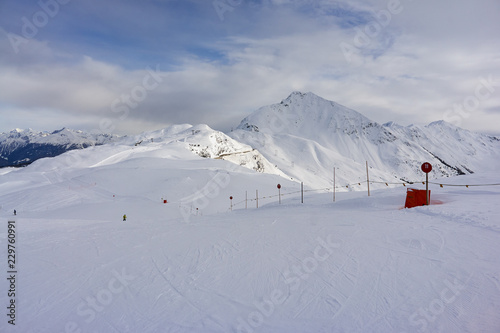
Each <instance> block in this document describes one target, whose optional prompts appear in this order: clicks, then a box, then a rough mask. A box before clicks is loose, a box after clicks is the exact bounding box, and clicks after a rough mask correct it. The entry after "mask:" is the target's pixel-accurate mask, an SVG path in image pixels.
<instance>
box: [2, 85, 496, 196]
mask: <svg viewBox="0 0 500 333" xmlns="http://www.w3.org/2000/svg"><path fill="white" fill-rule="evenodd" d="M148 142H154V143H155V144H160V143H162V144H165V145H169V147H170V148H171V147H172V144H175V147H182V148H175V149H188V150H190V151H191V152H193V153H195V154H197V155H199V156H201V157H204V158H214V159H223V160H228V161H230V162H232V163H234V164H238V165H241V166H244V167H246V168H249V169H253V170H255V171H258V172H261V173H270V174H275V175H280V176H282V177H285V178H287V179H292V180H295V181H303V182H304V183H305V184H307V185H308V186H309V187H317V188H321V187H329V186H331V184H332V181H333V175H332V173H333V168H334V167H335V168H336V177H337V181H338V182H339V184H341V183H344V184H350V183H353V182H354V183H357V182H361V181H363V180H365V179H366V162H368V165H369V167H370V174H371V175H370V177H371V179H373V180H380V181H386V182H387V181H389V182H390V181H391V180H393V181H398V182H400V181H401V180H404V181H413V180H419V179H421V178H422V172H421V171H420V166H421V164H422V163H423V162H430V163H431V164H432V165H433V167H434V171H433V174H432V176H433V177H441V176H452V175H461V174H470V173H473V172H474V170H476V169H477V168H478V167H479V166H480V164H481V160H482V157H483V156H486V155H488V154H490V153H491V152H492V151H493V150H494V149H497V148H498V145H499V142H500V139H499V138H497V137H493V136H488V135H484V134H479V133H473V132H470V131H467V130H464V129H461V128H459V127H456V126H453V125H451V124H449V123H446V122H444V121H438V122H434V123H431V124H429V125H427V126H422V127H421V126H414V125H411V126H400V125H397V124H395V123H392V122H390V123H387V124H383V125H382V124H378V123H377V122H374V121H372V120H370V119H368V118H367V117H365V116H363V115H362V114H360V113H359V112H356V111H354V110H352V109H349V108H347V107H345V106H342V105H340V104H337V103H335V102H332V101H328V100H325V99H323V98H321V97H319V96H317V95H315V94H313V93H301V92H293V93H292V94H291V95H290V96H288V97H287V98H286V99H284V100H283V101H281V102H280V103H277V104H273V105H269V106H265V107H262V108H260V109H258V110H257V111H255V112H254V113H252V114H251V115H249V116H248V117H246V118H245V119H243V121H242V122H241V123H240V125H239V126H238V127H237V129H236V130H234V131H232V132H230V133H227V134H224V133H222V132H219V131H216V130H213V129H211V128H210V127H208V126H207V125H197V126H191V125H187V124H186V125H174V126H171V127H169V128H166V129H163V130H159V131H153V132H145V133H142V134H140V135H136V136H130V137H123V138H119V137H117V136H113V135H108V134H89V133H84V132H81V131H73V130H69V129H62V130H59V131H55V132H52V133H47V132H35V131H33V130H14V131H11V132H10V133H3V134H0V167H5V166H23V165H28V164H30V163H32V162H33V161H35V160H37V159H39V158H43V157H52V156H56V155H59V154H61V153H64V152H66V151H68V150H74V149H82V148H86V147H90V146H97V145H105V144H110V143H116V144H120V145H130V146H134V145H135V146H137V145H142V146H144V145H145V144H148ZM165 147H166V146H165ZM170 148H169V149H170Z"/></svg>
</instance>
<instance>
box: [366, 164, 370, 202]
mask: <svg viewBox="0 0 500 333" xmlns="http://www.w3.org/2000/svg"><path fill="white" fill-rule="evenodd" d="M366 185H368V196H370V175H369V174H368V161H366Z"/></svg>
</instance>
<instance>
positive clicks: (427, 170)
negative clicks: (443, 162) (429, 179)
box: [422, 162, 432, 173]
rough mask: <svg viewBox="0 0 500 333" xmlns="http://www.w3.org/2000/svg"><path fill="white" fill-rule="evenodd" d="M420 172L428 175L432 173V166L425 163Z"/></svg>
mask: <svg viewBox="0 0 500 333" xmlns="http://www.w3.org/2000/svg"><path fill="white" fill-rule="evenodd" d="M422 171H423V172H425V173H429V172H431V171H432V165H431V164H430V163H428V162H425V163H424V164H422Z"/></svg>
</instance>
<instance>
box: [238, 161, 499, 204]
mask: <svg viewBox="0 0 500 333" xmlns="http://www.w3.org/2000/svg"><path fill="white" fill-rule="evenodd" d="M335 170H336V168H335V167H334V168H333V202H335V199H336V198H335V195H336V189H337V185H336V175H335ZM421 170H422V171H423V172H424V173H425V182H422V184H424V185H425V191H426V203H427V205H429V204H430V195H429V194H430V192H429V184H435V185H439V186H440V187H443V186H463V187H467V188H469V186H500V183H497V184H475V185H471V184H469V185H457V184H442V183H435V182H429V172H431V171H432V165H431V164H430V163H428V162H425V163H423V164H422V166H421ZM372 183H380V184H385V185H387V186H389V182H377V181H373V182H372ZM415 183H420V182H409V181H406V182H403V183H390V184H395V185H397V184H402V185H403V186H406V184H415ZM358 184H359V185H361V182H360V183H358ZM351 185H352V184H351ZM347 186H350V185H347ZM277 187H278V197H279V203H280V204H281V185H280V184H278V185H277ZM366 187H367V191H368V196H370V173H369V168H368V161H366ZM321 190H329V189H321ZM309 191H311V190H309ZM312 191H318V190H312ZM293 193H297V192H292V193H287V194H293ZM300 193H301V199H300V201H301V203H304V183H303V182H302V183H300ZM284 195H286V194H284ZM264 198H265V197H264ZM229 199H230V200H231V210H232V209H233V197H232V196H231V197H230V198H229ZM251 200H253V199H251ZM255 201H256V207H257V208H259V190H256V191H255ZM238 204H239V203H238ZM247 208H248V192H245V209H247Z"/></svg>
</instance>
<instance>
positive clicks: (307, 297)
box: [0, 125, 500, 333]
mask: <svg viewBox="0 0 500 333" xmlns="http://www.w3.org/2000/svg"><path fill="white" fill-rule="evenodd" d="M196 130H197V129H196V128H191V127H190V126H188V125H186V126H184V127H182V128H176V129H172V131H173V132H172V133H166V132H158V133H156V136H155V135H153V134H152V133H150V134H149V135H145V136H144V138H143V142H141V143H140V144H137V145H135V144H136V143H138V142H139V141H141V140H138V138H130V140H131V141H130V142H128V143H126V142H121V143H116V144H111V145H105V146H101V147H92V148H88V149H85V150H81V151H71V152H68V153H66V154H63V155H60V156H58V157H56V158H52V159H43V160H39V161H37V162H35V163H33V164H32V165H30V166H29V167H26V168H23V169H2V170H0V205H1V209H0V219H1V220H2V221H3V223H2V228H0V244H1V248H3V251H2V254H1V258H2V259H1V262H3V264H2V267H3V273H4V278H2V279H0V280H1V282H0V295H1V296H0V304H1V306H2V308H3V309H4V310H3V312H4V314H3V315H2V319H1V320H0V332H23V333H30V332H33V333H34V332H38V333H42V332H50V333H52V332H273V333H275V332H287V333H289V332H381V333H382V332H383V333H386V332H398V333H401V332H474V333H475V332H492V333H493V332H499V331H500V315H499V311H498V310H499V308H500V252H499V251H498V248H499V244H500V207H499V205H498V203H499V198H500V186H484V187H472V186H471V187H468V188H466V187H451V186H445V187H443V188H440V187H439V186H436V185H432V186H431V190H432V195H431V197H432V199H433V200H435V201H439V202H440V203H441V204H435V205H431V206H428V207H417V208H413V209H402V206H403V204H404V200H405V191H406V187H403V186H399V187H395V188H387V189H381V190H376V191H372V193H371V196H370V197H367V195H366V192H364V191H359V192H339V193H337V195H336V202H335V203H333V202H332V193H331V192H329V193H326V192H324V193H323V192H306V195H305V198H304V204H301V203H300V196H299V194H293V195H287V196H284V197H283V201H282V204H281V205H280V204H278V202H277V201H278V199H277V197H275V195H276V194H277V188H276V184H277V183H280V184H281V185H282V189H281V190H282V193H290V192H294V191H296V190H298V188H299V185H298V184H297V183H296V182H292V181H287V180H286V179H284V178H282V177H280V176H279V175H277V174H265V173H260V172H256V171H255V170H253V169H252V168H245V167H241V166H238V165H236V164H234V163H231V162H228V161H224V160H221V159H207V158H202V157H200V156H198V155H197V154H196V151H194V153H193V151H191V148H192V147H194V148H198V146H190V144H192V145H197V144H200V147H201V146H202V145H203V144H204V142H205V141H203V140H201V139H200V140H201V141H200V140H198V139H197V138H194V134H193V131H196ZM183 132H186V133H187V136H185V138H181V137H180V136H179V135H177V133H183ZM189 134H190V135H191V136H189ZM200 134H201V133H200ZM172 137H175V138H174V139H170V138H172ZM209 137H210V135H209V136H208V137H206V138H209ZM151 138H153V140H151ZM190 140H194V141H190ZM240 148H245V147H235V148H234V149H236V150H237V149H240ZM245 149H246V148H245ZM195 150H196V149H195ZM478 162H481V163H478V168H477V169H476V170H474V171H475V173H474V174H472V175H463V176H457V177H452V178H445V179H438V180H436V181H437V182H443V183H445V184H456V185H464V184H467V185H473V184H492V183H500V179H499V174H498V170H499V167H500V149H499V147H497V149H496V152H495V151H494V153H492V154H491V155H490V156H489V158H487V159H483V160H482V161H478ZM434 176H435V175H434ZM433 178H434V177H433ZM418 187H420V188H422V187H423V185H418ZM255 190H259V196H260V197H261V199H260V200H259V208H258V209H257V208H255V207H256V202H255V201H250V202H249V203H248V209H244V204H242V203H241V202H242V200H244V199H245V192H246V193H247V194H248V198H249V199H250V198H252V197H254V196H255ZM230 195H231V196H234V199H233V201H234V203H235V204H236V203H238V205H236V206H235V207H234V209H233V211H230V210H229V208H230V201H229V196H230ZM271 196H274V197H271ZM262 197H267V198H262ZM164 199H166V200H167V201H168V203H167V204H164V203H163V201H162V200H164ZM196 208H198V209H196ZM14 209H16V210H17V212H18V214H17V216H13V214H12V212H13V210H14ZM123 214H126V215H127V217H128V218H127V221H126V222H123V221H122V215H123ZM14 220H15V221H16V251H17V252H16V254H17V257H16V269H17V271H18V273H17V279H16V297H15V299H16V320H15V324H16V325H15V326H13V325H10V324H9V323H8V320H9V317H7V316H6V315H5V314H6V313H7V309H6V307H7V306H8V302H9V298H8V297H7V291H8V289H9V281H8V280H7V279H6V277H7V276H6V275H7V273H6V272H7V245H6V241H7V221H14Z"/></svg>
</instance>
